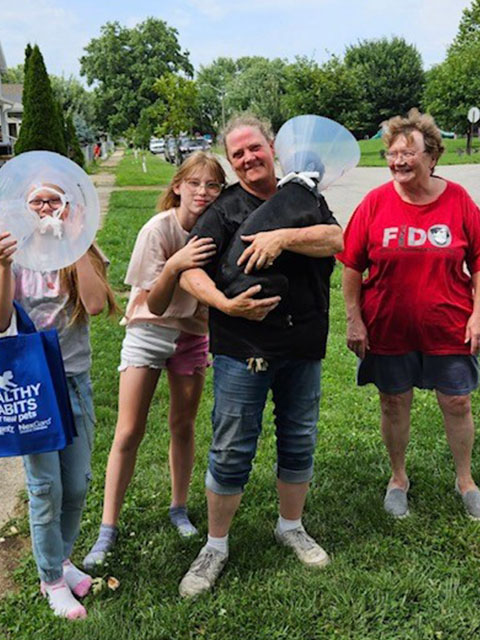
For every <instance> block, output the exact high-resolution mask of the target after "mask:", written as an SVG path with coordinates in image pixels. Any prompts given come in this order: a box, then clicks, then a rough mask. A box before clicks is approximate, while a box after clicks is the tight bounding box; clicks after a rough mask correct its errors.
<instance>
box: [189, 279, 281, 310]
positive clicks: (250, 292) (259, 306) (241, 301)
mask: <svg viewBox="0 0 480 640" xmlns="http://www.w3.org/2000/svg"><path fill="white" fill-rule="evenodd" d="M180 286H181V287H182V289H184V290H185V291H187V292H188V293H190V294H191V295H192V296H194V297H195V298H197V300H199V301H200V302H203V304H205V305H207V306H209V307H215V308H216V309H218V310H219V311H222V312H223V313H225V314H227V315H229V316H239V317H241V318H246V319H247V320H256V321H258V322H260V321H262V320H263V319H264V318H265V316H266V315H267V314H269V313H270V311H273V309H275V307H276V306H277V305H278V303H279V302H280V296H274V297H272V298H262V299H255V298H254V297H253V296H255V295H256V294H257V293H258V292H259V291H260V290H261V288H262V287H261V286H260V285H255V286H253V287H250V288H249V289H247V290H246V291H243V293H240V294H239V295H238V296H235V297H234V298H227V297H226V296H225V294H223V293H222V292H221V291H220V290H219V289H217V287H216V286H215V283H214V282H213V280H212V279H211V278H210V276H209V275H208V274H207V273H205V271H204V270H203V269H189V270H188V271H184V272H183V273H182V275H181V277H180Z"/></svg>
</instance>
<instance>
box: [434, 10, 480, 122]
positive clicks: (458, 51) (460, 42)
mask: <svg viewBox="0 0 480 640" xmlns="http://www.w3.org/2000/svg"><path fill="white" fill-rule="evenodd" d="M479 102H480V0H473V2H472V4H471V6H470V7H469V8H467V9H465V10H464V11H463V15H462V18H461V20H460V24H459V26H458V33H457V35H456V37H455V40H454V41H453V43H452V45H451V46H450V47H449V48H448V52H447V57H446V59H445V60H444V61H443V62H442V63H441V64H438V65H436V66H435V67H433V68H432V69H430V70H429V71H428V72H427V82H426V87H425V93H424V98H423V105H422V106H423V109H424V110H426V111H429V112H430V113H431V114H432V115H433V116H434V117H435V120H436V121H437V123H438V125H439V126H440V127H441V128H443V129H448V130H453V131H456V132H457V133H461V134H463V133H467V132H468V131H469V129H470V124H469V122H468V120H467V113H468V110H469V108H470V107H473V106H480V105H479Z"/></svg>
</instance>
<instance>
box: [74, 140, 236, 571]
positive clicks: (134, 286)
mask: <svg viewBox="0 0 480 640" xmlns="http://www.w3.org/2000/svg"><path fill="white" fill-rule="evenodd" d="M224 182H225V174H224V171H223V169H222V167H221V165H220V164H219V162H218V161H217V160H216V159H215V158H214V157H213V156H211V155H209V154H207V153H204V152H198V153H196V154H193V155H191V156H190V157H189V158H187V160H185V161H184V163H183V164H182V165H181V167H180V168H179V169H178V171H177V173H176V174H175V176H174V178H173V180H172V182H171V184H170V186H169V187H168V189H167V191H166V192H165V194H164V195H163V197H161V199H160V201H159V209H160V211H161V212H162V213H158V214H157V215H155V216H153V218H151V219H150V220H149V221H148V222H147V223H146V224H145V225H144V226H143V228H142V229H141V230H140V233H139V234H138V237H137V241H136V243H135V248H134V250H133V254H132V256H131V259H130V264H129V267H128V271H127V276H126V278H125V282H126V283H127V284H129V285H130V286H131V291H130V297H129V301H128V305H127V309H126V312H125V317H124V318H123V320H122V324H124V325H125V326H126V335H125V339H124V341H123V345H122V352H121V358H120V359H121V362H120V367H119V371H120V372H121V373H120V388H119V403H118V419H117V426H116V430H115V437H114V440H113V444H112V448H111V450H110V455H109V458H108V465H107V474H106V481H105V499H104V507H103V517H102V524H101V527H100V533H99V536H98V539H97V541H96V542H95V544H94V546H93V547H92V549H91V550H90V552H89V553H88V554H87V556H86V557H85V559H84V562H83V564H84V567H85V568H93V567H95V566H96V565H101V564H102V563H103V562H104V560H105V555H106V553H107V552H108V551H109V550H110V549H111V548H112V547H113V545H114V544H115V541H116V538H117V522H118V518H119V514H120V509H121V507H122V504H123V500H124V496H125V492H126V490H127V487H128V485H129V483H130V480H131V478H132V475H133V471H134V467H135V461H136V455H137V449H138V446H139V445H140V443H141V441H142V438H143V435H144V433H145V425H146V421H147V416H148V411H149V408H150V403H151V401H152V397H153V393H154V391H155V388H156V386H157V383H158V380H159V377H160V373H161V371H162V369H166V370H167V375H168V383H169V387H170V411H169V427H170V449H169V462H170V473H171V482H172V499H171V506H170V511H169V513H170V520H171V522H172V524H174V525H175V526H176V527H177V530H178V532H179V534H180V535H181V536H183V537H189V536H191V535H195V534H196V533H197V530H196V528H195V527H194V526H193V524H192V523H191V522H190V520H189V518H188V514H187V508H186V502H187V495H188V488H189V484H190V477H191V473H192V468H193V460H194V425H195V418H196V415H197V410H198V404H199V401H200V396H201V393H202V389H203V384H204V376H205V369H206V367H207V352H208V337H207V309H206V308H205V307H204V306H203V305H201V304H200V303H198V302H197V300H195V298H193V297H192V296H190V295H189V294H188V293H186V292H185V291H183V290H182V289H180V287H179V286H178V284H177V280H178V276H179V275H180V273H181V272H182V271H183V270H185V269H189V268H193V267H200V266H202V265H204V264H205V263H206V261H207V260H208V259H209V258H210V257H211V256H212V255H213V254H214V253H215V245H214V243H213V241H212V240H211V239H209V238H203V239H197V238H192V239H191V240H190V241H189V242H188V243H187V244H185V240H186V238H187V236H188V233H189V231H190V230H191V229H192V227H193V225H194V224H195V222H196V220H197V218H198V217H199V216H200V215H201V214H202V213H203V212H204V211H205V209H206V208H207V207H208V206H209V205H210V204H211V203H212V202H213V201H214V200H215V199H216V198H217V196H218V195H219V194H220V192H221V190H222V187H223V185H224Z"/></svg>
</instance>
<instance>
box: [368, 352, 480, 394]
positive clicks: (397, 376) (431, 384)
mask: <svg viewBox="0 0 480 640" xmlns="http://www.w3.org/2000/svg"><path fill="white" fill-rule="evenodd" d="M370 382H372V383H373V384H374V385H375V386H376V387H377V389H378V390H379V391H381V392H382V393H390V394H396V393H405V391H408V390H409V389H412V388H413V387H417V388H418V389H436V390H437V391H440V393H444V394H445V395H447V396H466V395H468V394H469V393H471V392H472V391H474V390H475V389H476V388H477V387H478V363H477V358H476V357H475V356H471V355H447V356H428V355H424V354H423V353H420V352H419V351H411V352H410V353H406V354H403V355H398V356H383V355H377V354H372V353H367V355H366V356H365V358H364V359H363V360H360V361H359V365H358V370H357V384H358V385H359V386H362V385H365V384H368V383H370Z"/></svg>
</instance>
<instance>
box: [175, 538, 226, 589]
mask: <svg viewBox="0 0 480 640" xmlns="http://www.w3.org/2000/svg"><path fill="white" fill-rule="evenodd" d="M227 560H228V554H226V553H220V551H217V550H216V549H212V548H211V547H207V545H205V546H204V547H202V549H201V550H200V553H199V554H198V556H197V557H196V559H195V560H194V561H193V563H192V565H191V566H190V569H189V570H188V571H187V573H186V574H185V575H184V576H183V579H182V581H181V582H180V585H179V587H178V591H179V593H180V595H181V596H182V598H193V597H194V596H198V595H199V594H200V593H203V592H204V591H208V590H209V589H211V588H212V587H213V585H214V584H215V580H216V579H217V578H218V576H219V575H220V574H221V572H222V569H223V567H224V566H225V565H226V564H227Z"/></svg>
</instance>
